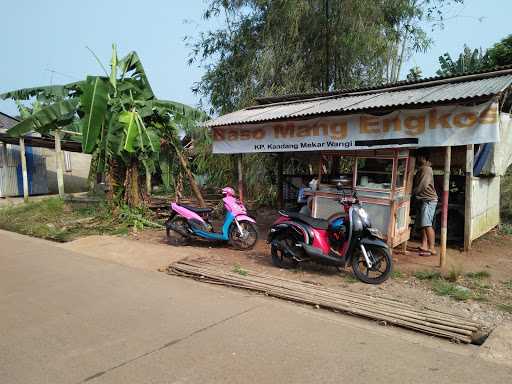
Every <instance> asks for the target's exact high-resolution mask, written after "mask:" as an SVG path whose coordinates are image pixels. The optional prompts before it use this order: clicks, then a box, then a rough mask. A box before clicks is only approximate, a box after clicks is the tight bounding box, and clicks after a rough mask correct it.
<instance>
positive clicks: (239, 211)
mask: <svg viewBox="0 0 512 384" xmlns="http://www.w3.org/2000/svg"><path fill="white" fill-rule="evenodd" d="M222 201H224V207H226V210H227V211H228V212H231V213H232V214H233V216H234V217H235V218H236V220H237V221H242V220H247V221H250V222H251V223H256V220H254V219H253V218H252V217H249V216H247V209H245V206H244V204H243V203H242V202H241V201H240V200H238V199H237V198H236V197H234V196H226V197H224V198H223V199H222Z"/></svg>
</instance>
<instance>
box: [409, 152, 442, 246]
mask: <svg viewBox="0 0 512 384" xmlns="http://www.w3.org/2000/svg"><path fill="white" fill-rule="evenodd" d="M416 159H417V162H418V170H417V171H416V176H415V179H414V184H415V185H414V189H413V194H414V196H415V197H416V200H417V201H418V204H419V207H418V215H417V216H416V221H417V223H418V227H419V228H420V229H421V246H420V247H419V249H418V250H419V251H420V252H421V254H423V255H426V256H428V255H435V254H436V249H435V243H436V234H435V231H434V228H433V221H434V216H435V212H436V206H437V193H436V189H435V187H434V173H433V171H432V167H431V163H430V153H429V152H428V151H426V150H424V149H420V150H419V151H418V152H417V154H416Z"/></svg>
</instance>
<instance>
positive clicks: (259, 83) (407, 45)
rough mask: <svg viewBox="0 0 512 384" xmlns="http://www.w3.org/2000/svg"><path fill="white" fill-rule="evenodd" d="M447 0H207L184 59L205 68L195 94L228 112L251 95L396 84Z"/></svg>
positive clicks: (425, 43)
mask: <svg viewBox="0 0 512 384" xmlns="http://www.w3.org/2000/svg"><path fill="white" fill-rule="evenodd" d="M448 3H460V1H457V0H456V1H450V0H444V1H443V0H424V1H416V0H385V1H367V2H363V1H358V0H344V1H328V0H310V1H272V0H264V1H260V0H244V1H240V0H228V1H226V0H211V1H210V2H209V6H208V8H207V10H206V12H205V14H204V17H205V18H206V19H212V18H220V17H224V20H223V21H224V22H223V23H222V25H223V27H221V28H219V29H217V30H211V31H207V32H204V33H202V34H201V35H200V36H199V38H198V39H197V40H196V41H195V42H194V43H193V44H192V53H191V58H190V62H194V61H197V62H201V63H203V64H204V65H205V70H206V73H205V75H204V76H203V78H202V79H201V81H200V82H199V83H198V84H196V86H195V91H196V92H198V93H199V94H201V95H203V96H206V97H208V99H209V100H208V101H209V104H210V105H211V106H212V108H213V110H215V111H217V112H220V113H227V112H231V111H233V110H235V109H238V108H241V107H245V106H247V105H249V104H251V103H252V102H253V100H254V99H255V98H256V97H262V96H268V95H275V94H290V93H297V92H318V91H328V90H332V89H334V88H349V87H356V86H363V85H372V84H376V83H381V82H382V81H385V80H386V81H396V80H397V79H398V74H399V73H400V68H401V65H402V62H403V61H404V60H405V59H406V58H407V56H408V55H409V54H411V53H412V52H415V51H424V50H425V49H427V48H428V46H429V45H430V43H431V42H430V40H429V39H428V37H427V34H426V32H425V31H424V29H423V27H422V25H423V26H424V25H425V24H426V25H428V24H429V23H432V22H435V23H436V25H437V24H440V23H442V9H443V7H444V6H445V5H446V4H448Z"/></svg>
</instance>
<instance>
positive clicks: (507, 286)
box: [503, 280, 512, 289]
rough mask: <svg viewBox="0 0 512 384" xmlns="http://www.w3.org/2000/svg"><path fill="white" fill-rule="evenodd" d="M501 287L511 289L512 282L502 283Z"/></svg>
mask: <svg viewBox="0 0 512 384" xmlns="http://www.w3.org/2000/svg"><path fill="white" fill-rule="evenodd" d="M503 286H504V287H505V288H507V289H512V280H508V281H504V282H503Z"/></svg>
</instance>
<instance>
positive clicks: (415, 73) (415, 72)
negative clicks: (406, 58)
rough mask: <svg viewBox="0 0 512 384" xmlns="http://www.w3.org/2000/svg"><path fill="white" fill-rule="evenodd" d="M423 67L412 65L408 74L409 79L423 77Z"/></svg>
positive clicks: (413, 79) (414, 79)
mask: <svg viewBox="0 0 512 384" xmlns="http://www.w3.org/2000/svg"><path fill="white" fill-rule="evenodd" d="M421 76H422V74H421V68H420V67H418V66H415V67H412V68H411V69H409V73H408V74H407V80H408V81H416V80H419V79H421Z"/></svg>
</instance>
